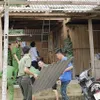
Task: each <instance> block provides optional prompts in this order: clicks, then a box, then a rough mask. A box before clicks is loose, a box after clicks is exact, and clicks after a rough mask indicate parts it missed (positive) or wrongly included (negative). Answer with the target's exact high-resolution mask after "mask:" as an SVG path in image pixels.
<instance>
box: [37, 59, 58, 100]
mask: <svg viewBox="0 0 100 100" xmlns="http://www.w3.org/2000/svg"><path fill="white" fill-rule="evenodd" d="M38 66H39V67H40V68H41V69H43V68H44V67H48V64H45V63H44V62H43V61H42V60H39V61H38ZM52 89H53V91H54V93H55V96H56V100H59V96H58V91H57V84H54V86H53V87H52Z"/></svg>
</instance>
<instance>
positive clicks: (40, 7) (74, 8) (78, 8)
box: [0, 0, 100, 13]
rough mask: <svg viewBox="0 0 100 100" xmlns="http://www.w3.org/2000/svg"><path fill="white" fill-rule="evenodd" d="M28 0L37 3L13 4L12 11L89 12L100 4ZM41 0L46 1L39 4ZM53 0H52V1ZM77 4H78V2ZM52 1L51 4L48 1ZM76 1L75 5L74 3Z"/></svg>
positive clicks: (64, 0) (58, 0) (97, 0)
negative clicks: (27, 4)
mask: <svg viewBox="0 0 100 100" xmlns="http://www.w3.org/2000/svg"><path fill="white" fill-rule="evenodd" d="M28 1H37V3H36V2H35V4H34V5H29V6H27V7H26V6H25V5H22V6H19V7H17V6H11V7H10V12H25V13H27V12H29V13H30V12H39V13H40V12H41V13H42V12H69V13H70V12H78V13H79V12H89V11H93V10H94V9H95V8H97V7H98V5H99V4H100V0H95V2H96V3H95V4H94V5H93V4H92V5H86V3H87V4H88V3H89V2H90V3H93V2H94V0H28ZM39 1H46V2H45V3H43V4H42V2H41V4H38V3H39ZM50 1H52V2H50ZM54 1H56V2H59V3H60V2H61V3H60V4H58V5H57V4H55V3H54ZM68 1H69V2H70V3H71V4H67V3H65V4H64V2H68ZM75 1H76V2H77V4H76V2H75ZM48 2H50V4H49V3H48ZM73 2H75V5H74V3H73ZM78 2H81V3H82V2H85V3H83V4H80V5H79V4H78ZM0 9H2V7H0Z"/></svg>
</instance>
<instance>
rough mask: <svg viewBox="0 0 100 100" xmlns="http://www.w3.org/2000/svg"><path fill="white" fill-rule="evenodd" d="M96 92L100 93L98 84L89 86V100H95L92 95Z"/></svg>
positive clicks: (99, 84) (94, 83) (99, 83)
mask: <svg viewBox="0 0 100 100" xmlns="http://www.w3.org/2000/svg"><path fill="white" fill-rule="evenodd" d="M97 91H100V82H97V81H96V82H93V83H92V84H91V86H90V87H89V89H88V94H89V96H90V97H91V100H95V98H94V94H95V93H96V92H97Z"/></svg>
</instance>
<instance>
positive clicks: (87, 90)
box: [77, 68, 100, 100]
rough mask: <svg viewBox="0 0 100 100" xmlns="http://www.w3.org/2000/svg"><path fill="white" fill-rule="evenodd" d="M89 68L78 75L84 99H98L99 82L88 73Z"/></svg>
mask: <svg viewBox="0 0 100 100" xmlns="http://www.w3.org/2000/svg"><path fill="white" fill-rule="evenodd" d="M90 70H91V68H90V69H88V70H85V71H83V72H82V73H81V74H80V75H79V76H78V77H77V80H78V83H79V85H80V86H81V88H82V92H83V95H84V98H85V100H100V82H99V81H95V79H94V78H93V77H91V75H90V73H89V72H90Z"/></svg>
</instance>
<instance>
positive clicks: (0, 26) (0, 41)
mask: <svg viewBox="0 0 100 100" xmlns="http://www.w3.org/2000/svg"><path fill="white" fill-rule="evenodd" d="M2 60H3V59H2V22H1V16H0V71H2Z"/></svg>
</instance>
